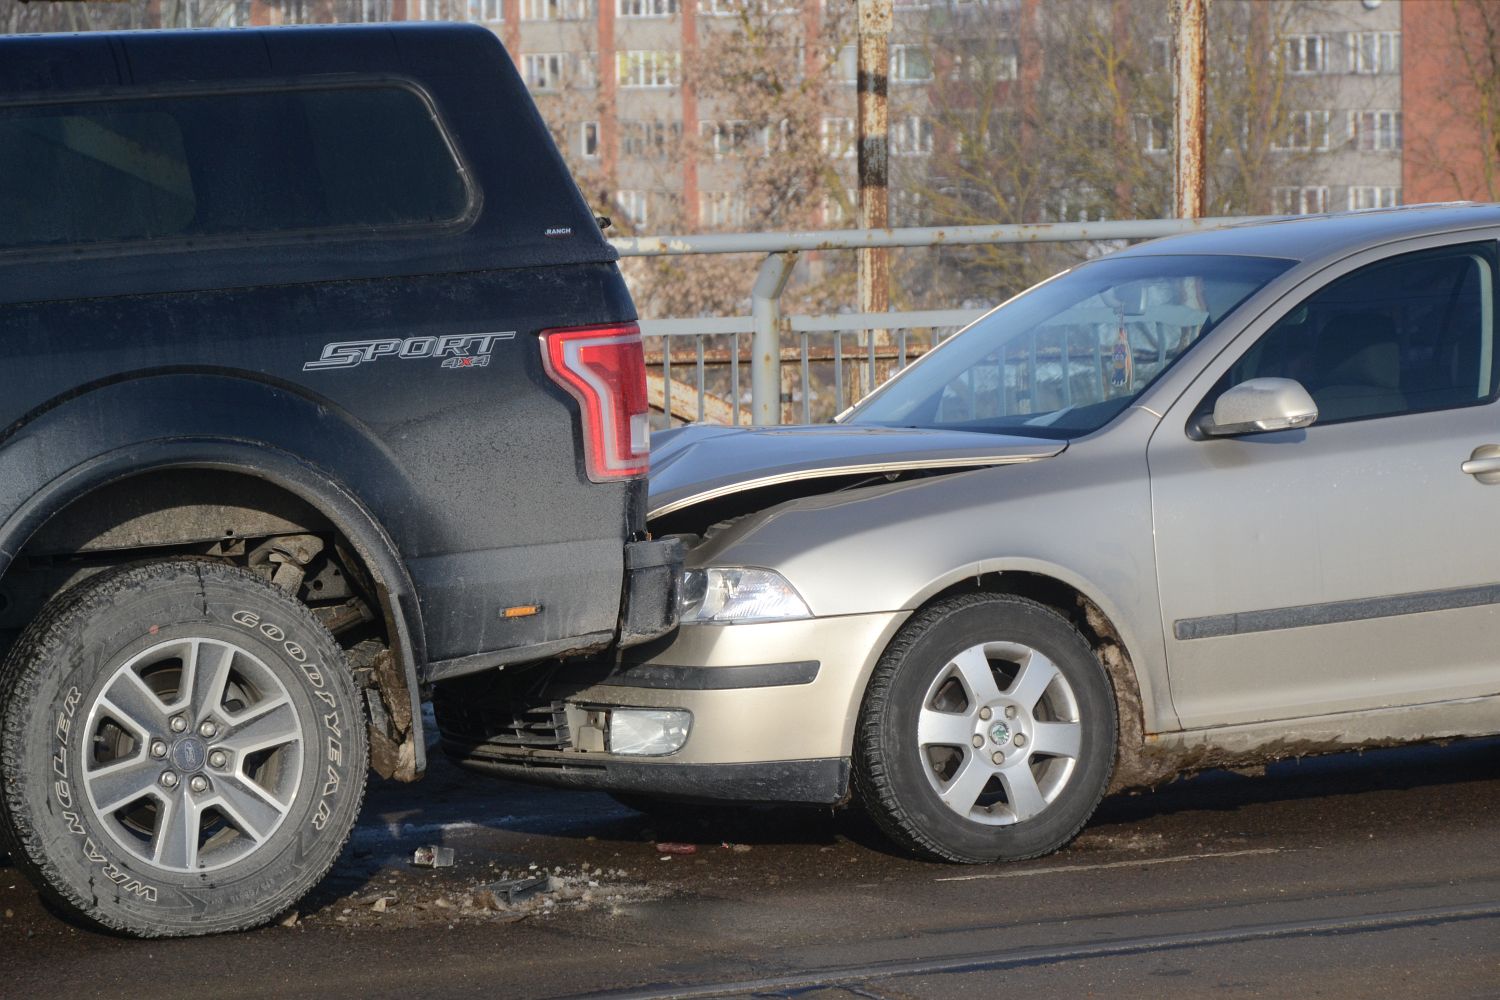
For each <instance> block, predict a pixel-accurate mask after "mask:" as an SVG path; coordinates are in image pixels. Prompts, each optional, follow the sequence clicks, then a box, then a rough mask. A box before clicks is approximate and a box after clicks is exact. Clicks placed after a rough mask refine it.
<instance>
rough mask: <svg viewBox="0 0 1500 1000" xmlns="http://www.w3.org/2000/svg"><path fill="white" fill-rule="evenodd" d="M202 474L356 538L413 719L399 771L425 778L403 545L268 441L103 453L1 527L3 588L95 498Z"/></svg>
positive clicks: (380, 682) (379, 676)
mask: <svg viewBox="0 0 1500 1000" xmlns="http://www.w3.org/2000/svg"><path fill="white" fill-rule="evenodd" d="M193 471H200V472H205V473H210V474H213V475H216V476H227V477H241V478H242V479H249V480H256V481H259V482H261V483H264V484H268V486H269V488H270V490H271V491H272V495H279V496H280V497H282V498H284V500H285V501H286V502H287V503H288V504H289V505H291V506H292V507H293V508H296V507H298V506H300V508H301V509H304V510H306V511H311V512H314V513H315V515H316V516H317V517H318V518H321V519H322V520H323V521H324V522H326V525H327V527H329V528H331V529H332V530H333V531H335V532H336V533H337V534H338V535H339V536H340V537H341V538H342V539H344V540H347V542H348V543H349V547H350V549H351V553H350V554H351V555H352V557H353V558H354V559H355V560H357V562H358V564H359V565H358V569H359V570H360V571H362V572H363V573H364V574H365V575H366V576H367V577H368V579H369V580H370V581H371V583H372V584H373V587H374V590H375V596H376V597H377V598H378V602H379V604H380V607H379V609H378V614H379V615H380V616H381V618H382V624H383V627H384V632H385V635H386V638H387V642H388V645H389V649H390V652H391V656H392V657H393V659H394V664H393V665H394V667H395V669H394V670H377V671H375V677H374V683H375V686H376V687H377V688H378V690H379V693H380V696H381V698H382V700H383V701H384V702H385V703H386V704H387V705H389V706H392V707H393V708H394V707H395V706H396V705H398V704H399V705H404V706H406V707H407V709H408V710H409V713H410V719H411V722H410V728H409V735H408V737H407V740H406V741H405V742H407V743H409V744H410V746H411V751H410V756H409V758H407V759H406V761H405V762H404V763H405V765H406V766H405V768H404V770H398V771H397V774H398V776H400V777H403V778H406V779H408V780H410V779H412V778H415V777H417V776H419V775H420V774H421V773H422V771H423V770H424V769H425V766H426V760H425V741H424V737H423V733H422V714H421V703H420V691H421V688H420V676H421V674H420V671H421V668H422V665H423V664H424V663H425V650H424V648H423V645H422V634H423V633H422V628H421V609H420V606H419V604H418V602H417V598H416V592H415V589H414V587H413V584H412V581H411V578H410V576H409V575H408V573H407V571H406V568H405V565H404V564H403V562H402V560H401V559H400V557H399V555H398V550H397V548H396V546H395V543H394V542H393V540H392V539H391V537H390V536H389V534H388V533H387V532H386V531H385V529H384V528H383V527H382V525H381V524H380V522H379V521H378V520H377V519H376V517H375V516H374V515H373V514H372V513H371V512H370V510H369V509H368V508H367V507H366V506H365V505H364V504H363V503H362V502H361V501H360V500H359V499H358V497H356V496H355V494H354V493H353V491H352V490H350V489H349V488H348V487H346V486H345V485H344V484H342V483H341V482H340V481H339V480H338V479H337V478H336V477H335V476H333V475H332V474H330V473H329V472H327V471H326V470H323V469H321V468H320V467H318V466H316V465H314V464H312V463H310V462H308V461H306V460H304V459H302V458H300V457H298V456H296V455H293V454H290V453H288V452H286V451H283V450H281V449H278V448H275V447H272V446H268V445H265V444H260V443H249V442H245V441H241V440H230V439H220V438H210V437H203V438H188V439H183V438H174V439H171V440H165V441H150V442H143V443H139V444H133V445H129V446H125V447H121V448H116V449H114V450H111V451H108V452H105V453H103V454H100V455H96V456H94V457H92V458H90V459H88V460H86V461H84V462H81V463H79V464H77V465H75V466H74V467H72V468H71V469H69V470H68V471H66V472H65V473H63V474H62V475H59V476H56V477H55V478H53V479H52V480H51V481H49V482H48V483H46V484H45V485H44V486H42V487H41V488H40V489H38V490H36V491H35V492H34V493H33V494H32V495H31V496H30V497H29V498H28V499H27V500H26V501H25V503H23V504H22V505H21V506H20V507H18V508H17V509H16V510H15V511H14V512H13V513H12V514H11V515H10V517H8V518H7V519H6V520H5V521H4V523H3V524H0V585H3V584H4V583H5V581H6V578H7V577H8V576H9V575H10V574H11V573H12V571H13V569H14V563H15V560H16V558H17V557H18V556H19V555H21V554H22V553H23V552H25V550H26V546H27V544H28V543H29V542H31V541H32V540H33V539H35V538H36V537H37V536H38V534H39V532H41V531H42V530H43V529H44V528H48V529H49V530H55V529H56V527H57V525H58V524H59V522H65V521H66V518H67V517H68V516H69V514H70V512H77V511H79V510H81V509H82V508H83V505H84V504H85V503H87V502H88V501H90V500H93V501H95V502H99V501H101V500H103V501H106V502H107V500H108V498H109V497H110V496H111V493H112V491H118V490H121V489H122V488H124V486H125V484H138V483H139V481H140V480H141V479H142V478H143V477H152V476H161V475H166V474H178V473H190V472H193ZM191 509H192V508H191V505H190V507H189V510H191ZM307 527H309V528H311V527H313V526H312V525H308V526H307ZM156 541H159V542H160V541H164V540H163V539H157V540H156ZM165 541H166V544H171V542H170V541H169V540H165Z"/></svg>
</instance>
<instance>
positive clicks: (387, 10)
mask: <svg viewBox="0 0 1500 1000" xmlns="http://www.w3.org/2000/svg"><path fill="white" fill-rule="evenodd" d="M236 6H237V5H236ZM392 6H393V2H392V0H359V19H360V20H361V21H364V22H366V23H370V22H378V21H389V20H390V19H391V7H392ZM242 23H248V22H242Z"/></svg>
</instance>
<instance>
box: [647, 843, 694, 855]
mask: <svg viewBox="0 0 1500 1000" xmlns="http://www.w3.org/2000/svg"><path fill="white" fill-rule="evenodd" d="M656 853H657V854H697V853H698V845H697V844H677V843H673V842H671V841H663V842H661V843H659V844H657V845H656Z"/></svg>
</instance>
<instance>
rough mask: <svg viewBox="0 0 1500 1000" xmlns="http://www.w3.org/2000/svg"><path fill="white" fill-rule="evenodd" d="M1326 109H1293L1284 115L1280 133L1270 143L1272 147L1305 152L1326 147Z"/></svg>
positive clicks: (1285, 150) (1322, 149)
mask: <svg viewBox="0 0 1500 1000" xmlns="http://www.w3.org/2000/svg"><path fill="white" fill-rule="evenodd" d="M1328 119H1329V113H1328V112H1327V111H1293V112H1291V113H1290V114H1288V115H1287V116H1286V125H1285V126H1284V127H1283V128H1282V132H1281V135H1279V136H1277V137H1276V139H1275V140H1274V141H1273V142H1272V143H1271V148H1272V149H1278V150H1281V151H1283V152H1288V151H1292V152H1300V153H1307V152H1312V151H1319V152H1321V151H1324V150H1327V149H1328Z"/></svg>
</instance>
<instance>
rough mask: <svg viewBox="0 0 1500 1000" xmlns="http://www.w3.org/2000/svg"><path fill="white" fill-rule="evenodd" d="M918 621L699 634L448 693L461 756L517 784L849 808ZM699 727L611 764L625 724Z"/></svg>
mask: <svg viewBox="0 0 1500 1000" xmlns="http://www.w3.org/2000/svg"><path fill="white" fill-rule="evenodd" d="M905 618H906V613H904V612H893V613H886V614H871V615H848V616H840V617H831V618H817V619H809V620H805V621H789V622H767V623H760V624H746V625H702V624H698V625H687V626H684V627H682V628H680V629H678V630H677V632H676V633H675V634H673V635H672V636H671V637H670V638H669V639H664V640H662V641H661V642H658V643H654V644H652V645H649V646H643V647H641V648H639V649H637V650H634V651H631V652H627V653H625V654H623V655H621V656H619V657H617V658H615V659H614V660H613V661H611V662H607V663H606V662H599V661H598V660H593V661H575V662H570V663H565V664H559V665H553V666H548V667H531V668H522V669H516V670H506V671H501V672H498V673H496V674H493V675H489V676H486V677H484V678H482V679H481V678H474V679H470V680H469V681H468V683H467V684H466V685H465V686H464V687H463V688H462V689H457V688H449V689H447V690H444V689H442V688H440V690H439V692H438V694H439V697H438V700H437V710H438V723H439V728H440V729H441V730H442V734H443V746H444V749H445V750H446V751H447V752H448V754H449V755H450V756H452V757H454V758H455V759H457V760H458V761H459V763H461V764H463V765H464V766H466V767H471V768H474V769H476V770H481V771H486V772H489V773H492V774H497V775H500V776H503V777H507V778H512V779H517V780H523V781H530V782H537V783H544V784H551V785H560V786H565V787H572V788H594V789H602V790H607V791H616V792H633V793H636V794H646V795H654V796H662V797H672V798H691V799H720V800H735V801H742V802H799V803H835V802H839V801H842V800H843V799H844V798H845V797H846V796H847V794H848V786H849V760H850V753H851V748H852V744H853V736H854V726H855V723H856V721H857V718H858V713H859V704H860V699H861V696H862V693H863V691H864V687H865V683H866V681H867V679H868V677H869V674H870V671H871V670H872V669H873V668H874V664H875V661H876V659H877V658H878V657H879V654H880V651H881V650H882V649H884V648H885V646H886V644H887V643H888V642H889V639H890V637H891V635H893V634H894V633H895V631H896V629H897V628H899V627H900V625H901V623H902V622H903V621H904V620H905ZM615 713H619V714H621V715H631V716H645V715H651V714H656V715H661V716H666V715H673V714H675V715H676V716H678V717H680V718H685V724H684V726H683V728H684V729H685V730H686V738H685V740H683V741H681V742H680V747H679V748H678V749H676V750H674V751H672V752H670V753H666V754H662V755H659V756H645V755H641V754H638V753H620V752H611V751H612V750H617V749H618V746H619V744H618V743H617V742H614V741H613V740H612V733H611V725H612V716H613V715H614V714H615Z"/></svg>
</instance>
